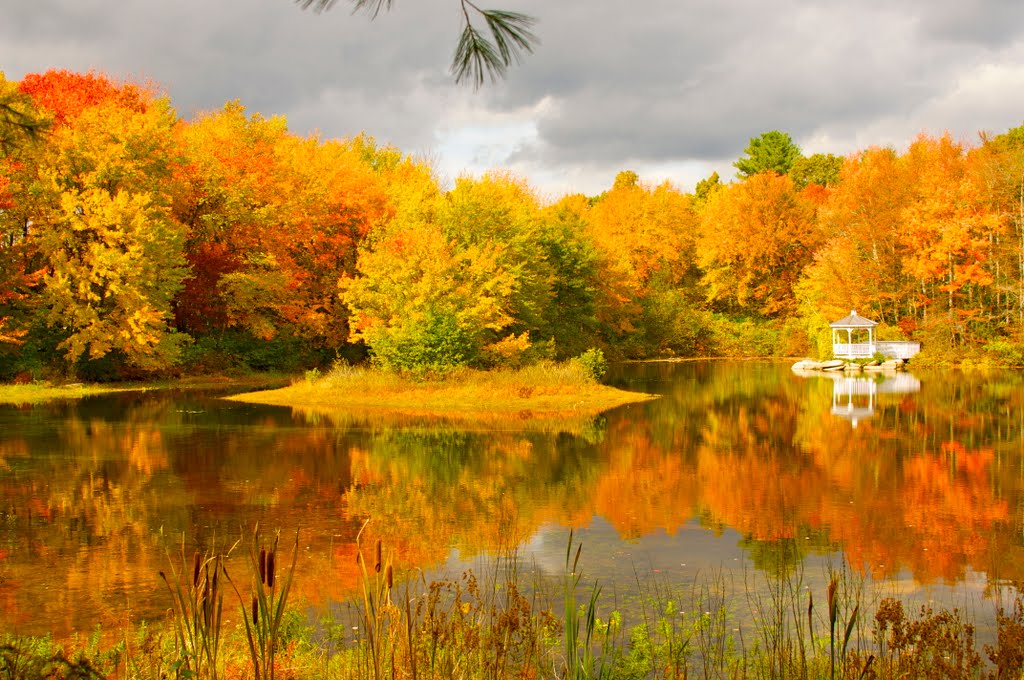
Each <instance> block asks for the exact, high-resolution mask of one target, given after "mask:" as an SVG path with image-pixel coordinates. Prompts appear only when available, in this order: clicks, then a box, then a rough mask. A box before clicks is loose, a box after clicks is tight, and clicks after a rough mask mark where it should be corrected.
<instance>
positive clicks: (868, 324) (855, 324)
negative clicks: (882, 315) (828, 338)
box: [829, 311, 878, 328]
mask: <svg viewBox="0 0 1024 680" xmlns="http://www.w3.org/2000/svg"><path fill="white" fill-rule="evenodd" d="M877 325H878V322H877V321H872V320H871V319H865V318H864V317H863V316H861V315H860V314H858V313H857V312H855V311H851V312H850V314H849V316H844V317H843V318H842V319H840V320H839V321H833V322H832V323H830V324H829V326H830V327H832V328H874V327H875V326H877Z"/></svg>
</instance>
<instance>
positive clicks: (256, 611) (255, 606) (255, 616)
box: [252, 593, 260, 626]
mask: <svg viewBox="0 0 1024 680" xmlns="http://www.w3.org/2000/svg"><path fill="white" fill-rule="evenodd" d="M259 615H260V602H259V600H257V599H256V593H253V594H252V625H254V626H255V625H256V624H257V622H258V621H259Z"/></svg>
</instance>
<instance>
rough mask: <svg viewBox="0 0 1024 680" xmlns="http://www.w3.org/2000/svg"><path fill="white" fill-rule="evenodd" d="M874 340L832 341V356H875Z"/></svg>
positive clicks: (859, 357) (851, 357) (850, 357)
mask: <svg viewBox="0 0 1024 680" xmlns="http://www.w3.org/2000/svg"><path fill="white" fill-rule="evenodd" d="M876 344H877V343H874V342H853V343H838V342H836V343H833V344H832V356H834V357H837V358H839V359H866V358H869V357H873V356H875V351H876V350H875V346H876Z"/></svg>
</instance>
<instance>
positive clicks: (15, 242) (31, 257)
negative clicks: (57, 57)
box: [0, 72, 49, 345]
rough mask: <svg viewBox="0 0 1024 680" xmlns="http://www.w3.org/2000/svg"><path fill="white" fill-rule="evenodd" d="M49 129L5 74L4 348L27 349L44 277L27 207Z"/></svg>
mask: <svg viewBox="0 0 1024 680" xmlns="http://www.w3.org/2000/svg"><path fill="white" fill-rule="evenodd" d="M48 124H49V121H48V119H47V118H46V116H45V114H44V112H42V111H40V110H39V109H38V108H36V106H35V105H34V103H33V101H32V99H31V97H29V96H28V95H27V94H25V93H23V92H21V91H20V90H19V89H18V86H17V83H13V82H10V81H8V80H6V79H5V78H4V75H3V73H2V72H0V345H4V344H21V342H22V338H23V337H24V336H25V334H26V333H27V329H26V325H27V324H28V322H29V317H30V315H29V313H28V310H27V309H26V303H27V302H28V299H29V297H30V293H31V292H32V290H33V289H34V288H35V286H36V285H37V284H38V280H39V276H40V271H39V270H40V263H39V261H38V257H37V255H36V250H35V246H34V244H32V243H29V242H28V239H27V237H28V230H29V224H30V223H29V218H28V212H27V210H26V206H25V205H24V203H25V198H26V196H27V191H26V182H28V181H30V176H31V167H32V166H33V165H34V161H33V160H32V157H33V154H34V153H35V152H36V149H37V147H38V141H39V139H40V136H41V133H42V132H43V131H44V130H45V129H46V128H47V127H48Z"/></svg>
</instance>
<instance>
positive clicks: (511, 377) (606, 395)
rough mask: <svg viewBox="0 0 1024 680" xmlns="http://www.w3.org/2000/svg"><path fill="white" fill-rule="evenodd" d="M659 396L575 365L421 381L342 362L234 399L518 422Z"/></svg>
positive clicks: (544, 365) (456, 374) (590, 411)
mask: <svg viewBox="0 0 1024 680" xmlns="http://www.w3.org/2000/svg"><path fill="white" fill-rule="evenodd" d="M653 398H655V397H654V396H652V395H649V394H642V393H639V392H626V391H623V390H617V389H615V388H613V387H608V386H606V385H601V384H599V383H598V382H596V381H595V380H593V379H592V378H590V376H589V375H588V374H587V373H586V371H585V370H583V369H582V368H580V367H579V366H578V365H576V364H574V363H573V362H566V363H561V364H556V363H552V362H542V363H539V364H536V365H534V366H530V367H527V368H523V369H519V370H515V371H513V370H499V371H477V370H471V369H464V370H460V371H456V372H452V373H449V374H446V375H444V376H437V377H427V378H424V379H416V378H411V377H404V376H401V375H398V374H396V373H391V372H386V371H380V370H376V369H370V368H361V367H352V366H347V365H341V366H338V367H336V368H335V369H334V370H332V371H331V372H330V373H328V374H327V375H324V376H322V377H321V376H310V377H309V378H307V379H305V380H299V381H297V382H295V383H294V384H292V385H290V386H289V387H285V388H282V389H278V390H268V391H263V392H250V393H246V394H239V395H236V396H233V397H229V399H234V400H236V401H245V402H250V403H258V404H274V405H280V406H294V407H298V408H304V409H314V410H323V411H327V412H329V411H332V410H337V409H340V408H346V409H348V408H355V409H362V410H364V411H365V412H368V413H370V412H375V411H376V412H380V411H392V412H399V413H402V414H405V415H409V416H427V417H437V416H439V415H442V414H446V415H451V414H478V415H479V414H488V415H495V414H500V415H507V416H514V417H516V418H520V419H522V418H526V417H532V416H537V417H547V416H551V415H557V416H558V417H566V416H570V415H579V414H597V413H600V412H601V411H606V410H608V409H610V408H614V407H616V406H621V405H623V404H628V403H634V402H641V401H647V400H649V399H653Z"/></svg>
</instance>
